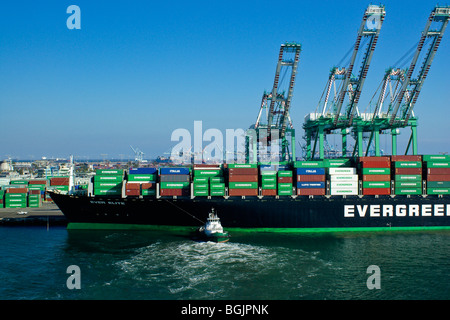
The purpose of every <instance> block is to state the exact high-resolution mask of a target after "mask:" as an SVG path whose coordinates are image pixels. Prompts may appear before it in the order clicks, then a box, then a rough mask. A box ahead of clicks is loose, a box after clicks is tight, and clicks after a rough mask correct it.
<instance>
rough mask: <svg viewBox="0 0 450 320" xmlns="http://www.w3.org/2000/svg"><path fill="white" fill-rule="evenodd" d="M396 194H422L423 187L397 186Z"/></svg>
mask: <svg viewBox="0 0 450 320" xmlns="http://www.w3.org/2000/svg"><path fill="white" fill-rule="evenodd" d="M394 194H396V195H402V194H422V188H395V189H394Z"/></svg>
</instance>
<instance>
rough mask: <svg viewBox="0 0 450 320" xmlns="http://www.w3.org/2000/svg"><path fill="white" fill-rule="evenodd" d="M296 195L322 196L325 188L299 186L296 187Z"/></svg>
mask: <svg viewBox="0 0 450 320" xmlns="http://www.w3.org/2000/svg"><path fill="white" fill-rule="evenodd" d="M297 195H298V196H324V195H325V188H304V189H303V188H299V189H297Z"/></svg>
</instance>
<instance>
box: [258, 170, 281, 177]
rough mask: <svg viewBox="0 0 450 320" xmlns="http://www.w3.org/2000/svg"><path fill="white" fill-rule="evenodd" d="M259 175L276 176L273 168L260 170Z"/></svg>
mask: <svg viewBox="0 0 450 320" xmlns="http://www.w3.org/2000/svg"><path fill="white" fill-rule="evenodd" d="M261 176H262V177H267V176H274V177H276V176H277V172H276V171H274V170H264V171H261Z"/></svg>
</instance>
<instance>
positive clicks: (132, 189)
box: [125, 168, 158, 196]
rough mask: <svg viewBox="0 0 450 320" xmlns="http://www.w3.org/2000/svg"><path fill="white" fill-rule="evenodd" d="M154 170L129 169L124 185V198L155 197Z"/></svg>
mask: <svg viewBox="0 0 450 320" xmlns="http://www.w3.org/2000/svg"><path fill="white" fill-rule="evenodd" d="M157 175H158V173H157V169H156V168H135V169H133V168H131V169H129V170H128V175H127V183H126V185H125V195H126V196H141V195H142V196H154V195H156V178H157Z"/></svg>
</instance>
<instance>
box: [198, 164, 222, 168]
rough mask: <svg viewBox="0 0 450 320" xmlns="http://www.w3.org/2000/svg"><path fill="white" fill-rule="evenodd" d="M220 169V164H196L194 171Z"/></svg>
mask: <svg viewBox="0 0 450 320" xmlns="http://www.w3.org/2000/svg"><path fill="white" fill-rule="evenodd" d="M208 168H210V169H220V164H205V163H203V164H194V169H208Z"/></svg>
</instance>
